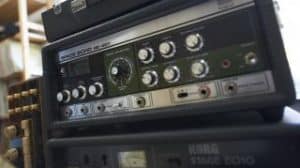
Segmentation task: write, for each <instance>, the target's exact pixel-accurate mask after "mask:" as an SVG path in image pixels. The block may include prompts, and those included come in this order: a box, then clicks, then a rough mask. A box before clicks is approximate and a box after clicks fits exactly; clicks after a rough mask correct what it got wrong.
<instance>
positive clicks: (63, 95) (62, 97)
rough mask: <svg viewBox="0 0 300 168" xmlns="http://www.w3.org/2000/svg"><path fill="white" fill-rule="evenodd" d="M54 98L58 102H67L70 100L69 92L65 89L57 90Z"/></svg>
mask: <svg viewBox="0 0 300 168" xmlns="http://www.w3.org/2000/svg"><path fill="white" fill-rule="evenodd" d="M56 100H57V101H58V102H60V103H61V102H64V103H69V102H70V101H71V92H70V91H69V90H66V89H65V90H63V91H61V92H58V93H57V95H56Z"/></svg>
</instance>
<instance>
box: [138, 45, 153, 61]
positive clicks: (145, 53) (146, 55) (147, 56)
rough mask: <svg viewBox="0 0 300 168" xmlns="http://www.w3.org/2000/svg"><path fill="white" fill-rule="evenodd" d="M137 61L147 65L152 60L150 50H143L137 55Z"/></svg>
mask: <svg viewBox="0 0 300 168" xmlns="http://www.w3.org/2000/svg"><path fill="white" fill-rule="evenodd" d="M138 58H139V60H140V61H141V62H142V63H144V64H149V63H151V62H152V61H153V60H154V51H153V49H152V48H143V49H140V50H139V53H138Z"/></svg>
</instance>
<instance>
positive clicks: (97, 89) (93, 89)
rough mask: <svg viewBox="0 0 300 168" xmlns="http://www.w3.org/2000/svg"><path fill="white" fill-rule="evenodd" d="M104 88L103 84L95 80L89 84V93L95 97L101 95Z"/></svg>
mask: <svg viewBox="0 0 300 168" xmlns="http://www.w3.org/2000/svg"><path fill="white" fill-rule="evenodd" d="M103 92H104V89H103V84H102V83H100V82H95V83H94V84H92V85H90V86H89V94H90V95H91V96H95V97H101V96H102V95H103Z"/></svg>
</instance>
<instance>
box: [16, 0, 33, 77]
mask: <svg viewBox="0 0 300 168" xmlns="http://www.w3.org/2000/svg"><path fill="white" fill-rule="evenodd" d="M18 11H19V25H20V32H21V43H22V58H23V67H24V76H23V80H26V79H29V78H30V74H29V72H28V70H27V69H28V68H27V66H28V64H29V63H28V62H29V54H30V47H29V29H28V15H27V14H28V12H27V2H26V1H24V0H18Z"/></svg>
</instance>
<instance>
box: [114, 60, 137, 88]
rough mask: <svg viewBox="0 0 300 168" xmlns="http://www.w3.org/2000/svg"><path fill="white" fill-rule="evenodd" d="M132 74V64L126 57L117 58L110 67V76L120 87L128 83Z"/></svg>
mask: <svg viewBox="0 0 300 168" xmlns="http://www.w3.org/2000/svg"><path fill="white" fill-rule="evenodd" d="M131 75H132V66H131V64H130V62H129V60H127V59H125V58H116V59H115V60H113V61H112V63H111V65H110V68H109V76H110V79H111V81H112V83H113V84H114V85H116V86H118V87H123V86H126V85H127V84H128V82H129V81H130V79H131Z"/></svg>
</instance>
